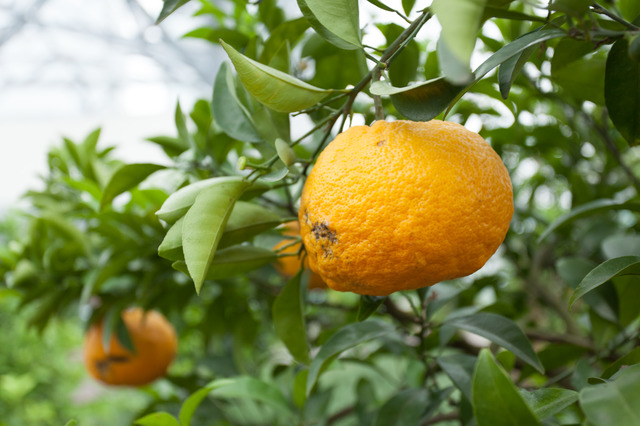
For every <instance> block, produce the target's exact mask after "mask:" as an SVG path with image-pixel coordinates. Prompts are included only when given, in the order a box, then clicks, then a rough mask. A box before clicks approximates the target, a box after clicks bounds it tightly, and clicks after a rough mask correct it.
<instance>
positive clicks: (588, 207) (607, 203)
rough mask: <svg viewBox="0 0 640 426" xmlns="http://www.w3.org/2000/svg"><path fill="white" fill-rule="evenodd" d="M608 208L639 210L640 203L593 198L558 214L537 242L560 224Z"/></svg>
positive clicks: (565, 223)
mask: <svg viewBox="0 0 640 426" xmlns="http://www.w3.org/2000/svg"><path fill="white" fill-rule="evenodd" d="M608 210H631V211H635V212H640V203H637V202H633V201H614V200H595V201H591V202H589V203H585V204H582V205H581V206H579V207H576V208H575V209H573V210H571V211H570V212H569V213H567V214H564V215H562V216H560V217H559V218H558V219H556V220H555V221H554V222H553V223H552V224H551V225H549V227H548V228H547V229H545V231H544V232H543V233H542V235H540V238H538V243H540V242H542V241H543V240H544V239H545V238H547V237H548V236H549V235H551V234H552V233H553V232H554V231H555V230H556V229H558V228H560V227H561V226H564V225H567V224H569V223H571V222H573V221H574V220H576V219H580V218H583V217H587V216H591V215H594V214H597V213H601V212H605V211H608Z"/></svg>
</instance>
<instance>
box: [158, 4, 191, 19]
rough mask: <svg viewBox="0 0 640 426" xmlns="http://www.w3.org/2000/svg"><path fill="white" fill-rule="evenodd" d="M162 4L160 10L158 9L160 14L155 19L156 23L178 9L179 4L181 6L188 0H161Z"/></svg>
mask: <svg viewBox="0 0 640 426" xmlns="http://www.w3.org/2000/svg"><path fill="white" fill-rule="evenodd" d="M163 1H164V4H163V5H162V10H161V11H160V15H159V16H158V19H156V25H158V24H159V23H160V22H162V21H164V19H165V18H166V17H167V16H169V15H171V14H172V13H173V12H175V11H176V10H178V8H179V7H180V6H183V5H185V4H187V3H189V0H163Z"/></svg>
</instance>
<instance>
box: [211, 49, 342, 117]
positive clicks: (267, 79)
mask: <svg viewBox="0 0 640 426" xmlns="http://www.w3.org/2000/svg"><path fill="white" fill-rule="evenodd" d="M222 47H223V48H224V50H225V51H226V52H227V54H228V55H229V58H230V59H231V62H233V66H234V67H235V69H236V71H237V72H238V76H239V77H240V80H241V81H242V84H243V85H244V87H245V88H246V89H247V90H248V91H249V93H251V94H252V95H253V96H254V97H255V98H256V99H257V100H258V101H260V102H261V103H263V104H264V105H266V106H267V107H269V108H271V109H273V110H274V111H279V112H295V111H300V110H303V109H305V108H308V107H310V106H313V105H315V104H316V103H318V102H320V100H322V99H323V98H324V97H325V96H327V94H329V93H330V91H327V90H323V89H320V88H318V87H314V86H312V85H310V84H307V83H305V82H304V81H302V80H298V79H297V78H294V77H292V76H290V75H289V74H285V73H283V72H282V71H278V70H276V69H274V68H271V67H269V66H267V65H264V64H261V63H259V62H256V61H254V60H253V59H249V58H248V57H246V56H244V55H242V54H241V53H240V52H238V51H236V50H235V49H234V48H233V47H231V46H229V45H228V44H226V43H225V42H224V41H223V42H222Z"/></svg>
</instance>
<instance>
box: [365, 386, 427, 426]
mask: <svg viewBox="0 0 640 426" xmlns="http://www.w3.org/2000/svg"><path fill="white" fill-rule="evenodd" d="M428 406H429V391H428V390H426V389H416V388H410V389H403V390H401V391H400V392H398V393H397V394H396V395H394V396H393V397H391V399H389V400H388V401H387V402H385V403H384V405H383V406H382V407H380V410H378V415H377V416H376V422H375V423H374V425H375V426H390V425H394V426H414V425H417V424H420V423H421V422H420V419H421V418H422V416H423V414H424V412H425V411H426V410H427V407H428Z"/></svg>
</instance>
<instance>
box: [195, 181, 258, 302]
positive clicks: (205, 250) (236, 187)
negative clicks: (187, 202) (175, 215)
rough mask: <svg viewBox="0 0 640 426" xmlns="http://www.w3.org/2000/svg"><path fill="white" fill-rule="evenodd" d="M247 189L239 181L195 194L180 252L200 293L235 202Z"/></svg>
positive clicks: (244, 183) (244, 184) (222, 184)
mask: <svg viewBox="0 0 640 426" xmlns="http://www.w3.org/2000/svg"><path fill="white" fill-rule="evenodd" d="M248 186H249V184H248V183H246V182H243V181H241V180H235V181H230V182H224V183H219V184H218V185H216V186H213V187H210V188H208V189H206V190H204V191H202V192H200V194H198V196H197V197H196V200H195V202H194V203H193V205H192V206H191V207H190V208H189V210H188V211H187V213H186V214H185V216H184V223H183V224H182V250H183V252H184V259H185V263H186V264H187V268H188V269H189V275H190V276H191V278H192V279H193V282H194V284H195V286H196V292H197V293H199V292H200V288H201V287H202V283H203V282H204V280H205V277H206V276H207V272H208V271H209V267H210V265H211V261H212V260H213V258H214V255H215V252H216V249H217V247H218V243H219V242H220V238H222V233H223V231H224V228H225V226H226V224H227V220H228V219H229V215H231V211H232V210H233V206H234V204H235V202H236V201H237V200H238V198H240V196H241V195H242V193H243V192H244V191H245V190H246V189H247V187H248Z"/></svg>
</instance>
